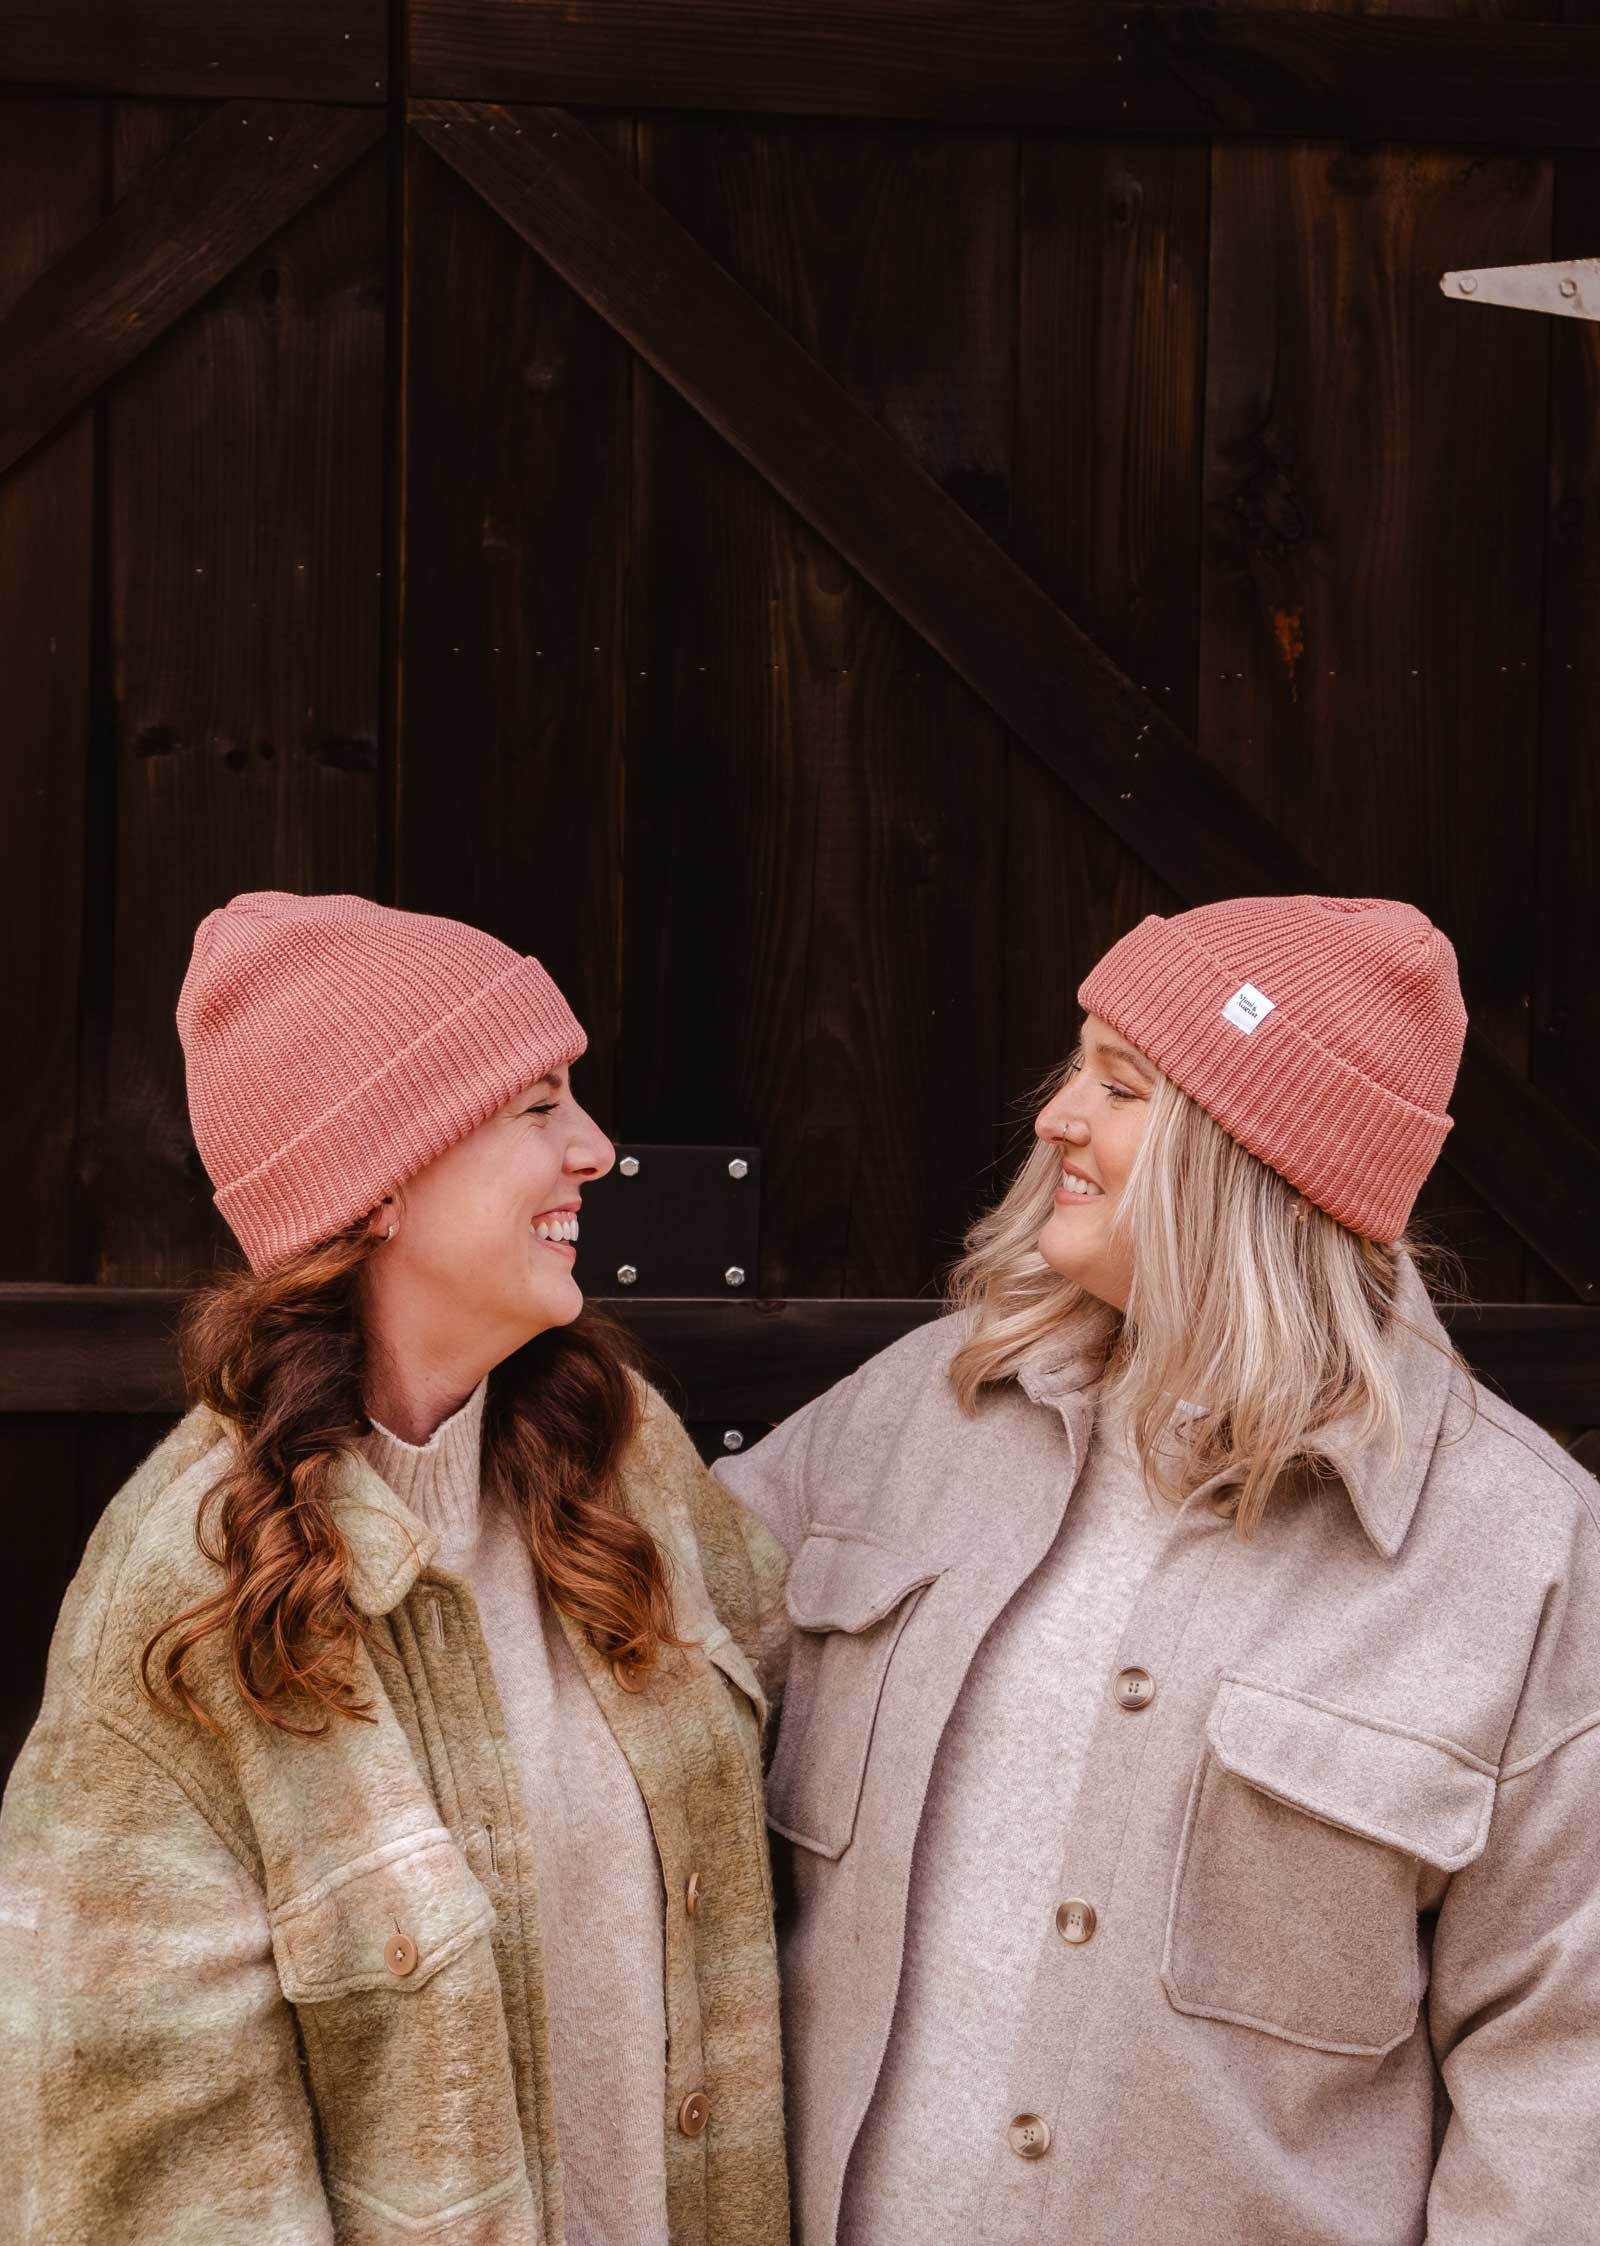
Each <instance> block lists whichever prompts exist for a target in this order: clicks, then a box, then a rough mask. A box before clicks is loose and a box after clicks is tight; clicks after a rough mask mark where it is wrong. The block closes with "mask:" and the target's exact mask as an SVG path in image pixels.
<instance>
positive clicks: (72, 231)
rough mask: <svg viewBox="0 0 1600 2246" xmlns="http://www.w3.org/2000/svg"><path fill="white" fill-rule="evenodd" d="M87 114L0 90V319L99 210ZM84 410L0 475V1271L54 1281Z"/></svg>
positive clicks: (68, 1083)
mask: <svg viewBox="0 0 1600 2246" xmlns="http://www.w3.org/2000/svg"><path fill="white" fill-rule="evenodd" d="M102 119H103V111H102V107H101V104H100V103H98V102H94V101H66V100H62V101H52V100H26V99H14V100H10V101H5V102H0V209H3V210H4V211H5V212H6V213H7V214H8V216H7V222H6V225H5V227H4V228H3V229H0V315H3V314H4V313H5V312H6V311H7V310H9V308H10V307H11V305H12V304H14V303H15V302H16V300H17V299H18V298H19V297H20V296H21V295H22V293H23V291H24V290H25V289H26V288H27V287H28V286H29V284H30V283H31V282H32V281H34V280H35V279H36V278H37V276H38V275H39V274H40V273H41V272H43V271H44V270H45V269H46V268H47V267H48V266H50V265H51V264H52V263H54V261H55V260H56V259H57V258H58V257H60V256H61V255H62V253H63V252H64V251H65V250H67V249H69V248H70V247H71V246H72V244H73V243H74V242H76V241H78V240H79V239H80V238H81V237H82V236H83V235H85V234H86V233H88V232H89V231H90V230H91V228H92V227H93V225H94V223H95V221H96V219H97V218H98V216H99V214H100V205H101V193H102V182H103V174H104V161H103V156H102V134H103V123H102ZM93 596H94V413H93V409H92V408H85V409H84V410H83V411H82V412H80V413H78V414H76V415H75V416H74V417H73V419H72V420H71V421H70V422H69V423H68V424H67V425H66V426H65V427H63V428H62V429H61V430H60V431H58V433H57V434H56V436H55V437H54V438H53V439H51V440H50V441H48V442H47V443H45V444H44V445H42V446H41V447H40V448H39V449H38V450H37V451H36V452H35V453H34V454H33V455H32V456H31V457H30V458H29V459H27V460H24V461H22V462H21V463H20V464H19V465H18V467H16V468H15V469H14V470H13V471H12V473H11V474H10V475H9V476H7V477H5V478H4V479H3V480H0V674H3V676H4V679H5V705H4V715H3V717H0V833H4V834H5V835H6V836H7V837H9V838H11V847H10V849H9V852H8V856H7V864H6V879H5V882H4V884H3V885H0V946H3V949H4V954H5V961H6V972H5V975H4V977H3V978H0V1043H3V1047H4V1050H5V1053H6V1056H7V1069H6V1075H7V1082H8V1087H9V1088H8V1094H7V1098H6V1100H5V1103H4V1116H3V1120H0V1162H3V1165H4V1169H5V1175H6V1178H7V1180H8V1186H9V1190H8V1191H7V1193H6V1195H5V1198H4V1202H3V1204H0V1209H3V1214H0V1270H3V1271H4V1273H5V1275H6V1276H7V1277H8V1278H13V1279H70V1278H76V1277H78V1276H79V1275H80V1274H79V1273H78V1270H77V1268H76V1265H75V1262H74V1258H73V1247H72V1241H73V1223H72V1207H73V1193H74V1188H75V1182H76V1180H75V1174H74V1172H75V1158H76V1151H77V1149H76V1132H77V1100H78V1015H79V1005H80V998H81V981H80V975H81V964H82V924H83V910H84V888H83V885H84V874H85V868H84V850H85V834H86V824H87V771H88V758H89V728H90V693H91V676H92V669H93V653H94V651H93Z"/></svg>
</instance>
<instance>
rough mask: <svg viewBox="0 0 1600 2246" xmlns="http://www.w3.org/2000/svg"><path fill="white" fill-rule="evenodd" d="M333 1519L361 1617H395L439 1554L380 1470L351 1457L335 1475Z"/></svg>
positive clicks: (352, 1453) (350, 1453)
mask: <svg viewBox="0 0 1600 2246" xmlns="http://www.w3.org/2000/svg"><path fill="white" fill-rule="evenodd" d="M332 1502H333V1516H334V1519H335V1520H336V1521H337V1523H338V1525H339V1530H340V1533H341V1535H342V1536H343V1537H344V1540H345V1545H346V1547H347V1549H348V1551H349V1554H350V1598H351V1603H352V1604H353V1605H354V1607H355V1608H356V1610H357V1612H358V1613H360V1614H365V1615H368V1616H371V1617H376V1616H378V1615H381V1614H390V1613H392V1612H393V1610H394V1609H395V1608H396V1607H397V1606H398V1605H399V1604H400V1601H401V1600H402V1599H403V1598H404V1597H405V1595H406V1593H407V1592H408V1591H409V1590H410V1588H411V1586H412V1584H413V1583H415V1582H416V1580H417V1577H418V1576H419V1575H420V1574H421V1573H422V1571H423V1569H424V1568H425V1567H427V1566H428V1565H429V1563H430V1562H431V1561H432V1559H433V1556H434V1554H435V1553H436V1552H437V1551H438V1549H439V1539H438V1538H437V1537H436V1536H435V1535H434V1533H433V1531H432V1530H431V1529H429V1528H425V1527H424V1526H423V1524H422V1522H421V1521H419V1520H418V1518H417V1516H416V1514H415V1513H413V1512H411V1511H410V1510H409V1508H408V1507H406V1506H404V1505H402V1504H401V1502H400V1500H399V1498H397V1497H396V1496H395V1494H394V1491H393V1490H392V1489H391V1488H390V1487H389V1485H388V1483H387V1482H386V1481H385V1480H384V1478H383V1476H382V1475H381V1474H380V1473H379V1472H378V1471H377V1469H376V1467H373V1466H369V1465H368V1464H367V1461H366V1460H365V1459H364V1458H363V1457H362V1456H361V1454H360V1452H359V1451H346V1452H345V1453H344V1454H343V1456H342V1457H341V1459H340V1461H339V1465H338V1467H337V1469H336V1473H335V1482H334V1494H333V1501H332Z"/></svg>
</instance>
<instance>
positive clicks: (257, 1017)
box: [0, 892, 788, 2246]
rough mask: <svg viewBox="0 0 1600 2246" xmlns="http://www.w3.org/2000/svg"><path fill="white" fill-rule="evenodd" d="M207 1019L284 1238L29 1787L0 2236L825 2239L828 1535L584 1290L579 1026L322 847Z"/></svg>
mask: <svg viewBox="0 0 1600 2246" xmlns="http://www.w3.org/2000/svg"><path fill="white" fill-rule="evenodd" d="M178 1024H179V1029H180V1032H181V1034H182V1038H183V1043H184V1048H185V1053H186V1058H187V1065H188V1084H189V1102H190V1111H191V1116H192V1119H193V1124H194V1130H195V1136H196V1139H197V1141H198V1144H199V1147H200V1151H201V1153H202V1155H203V1156H204V1158H205V1161H206V1165H207V1168H208V1170H209V1172H210V1174H211V1177H212V1181H213V1183H214V1184H215V1185H216V1187H217V1194H216V1200H217V1204H218V1206H219V1208H220V1209H221V1211H222V1213H223V1215H224V1216H225V1217H226V1218H227V1220H228V1222H229V1224H230V1225H231V1226H232V1227H233V1230H234V1232H235V1233H236V1234H237V1235H238V1238H239V1241H240V1243H241V1245H242V1246H243V1248H244V1251H245V1256H246V1258H247V1262H246V1264H245V1265H244V1266H242V1267H240V1268H237V1269H230V1270H228V1271H227V1272H225V1273H224V1274H222V1275H221V1276H219V1277H218V1278H217V1279H216V1280H215V1281H214V1282H212V1283H211V1284H209V1285H207V1286H204V1287H202V1288H201V1289H200V1291H199V1293H198V1294H197V1296H196V1297H195V1298H194V1300H193V1301H192V1303H191V1304H190V1306H189V1310H188V1315H187V1318H186V1321H185V1332H184V1342H185V1352H184V1353H185V1360H186V1370H187V1373H188V1379H189V1386H190V1391H191V1393H192V1395H193V1396H194V1398H195V1403H194V1408H193V1409H192V1410H191V1411H190V1413H189V1415H188V1416H187V1418H186V1419H185V1420H184V1421H183V1423H182V1424H181V1426H179V1427H178V1428H177V1430H176V1431H175V1432H174V1433H173V1434H172V1435H171V1436H169V1438H168V1439H167V1440H166V1441H165V1442H164V1443H162V1444H161V1445H160V1447H159V1448H158V1449H157V1450H156V1451H155V1452H154V1453H153V1455H152V1456H151V1457H150V1458H149V1459H147V1460H146V1462H145V1463H144V1465H143V1466H142V1467H141V1468H140V1469H139V1471H138V1472H137V1473H136V1474H135V1475H134V1477H133V1479H132V1480H131V1482H130V1483H129V1484H128V1486H127V1487H126V1488H125V1489H124V1490H123V1491H122V1492H121V1493H120V1495H119V1496H118V1497H116V1498H115V1499H114V1500H113V1502H112V1504H111V1506H110V1507H109V1509H108V1511H107V1512H106V1514H105V1516H104V1518H103V1519H102V1521H101V1522H100V1525H99V1527H98V1528H97V1530H96V1531H95V1534H94V1537H93V1539H92V1541H91V1543H90V1546H89V1550H88V1553H87V1556H86V1558H85V1560H84V1563H83V1566H82V1569H81V1570H80V1572H79V1574H78V1576H77V1579H76V1580H75V1582H74V1583H73V1585H72V1588H71V1590H70V1591H69V1593H68V1595H67V1599H66V1603H65V1606H64V1608H63V1611H62V1616H61V1621H60V1623H59V1626H58V1628H57V1631H56V1637H55V1642H54V1645H53V1648H52V1651H51V1657H50V1670H49V1679H48V1683H47V1687H46V1693H45V1701H44V1707H43V1711H42V1713H41V1715H40V1718H39V1722H38V1724H37V1726H36V1727H35V1729H34V1731H33V1733H32V1734H31V1736H30V1738H29V1740H28V1743H27V1745H26V1747H25V1748H24V1750H23V1753H22V1757H21V1760H20V1761H19V1763H18V1766H17V1769H16V1771H15V1773H14V1775H13V1778H12V1782H11V1785H10V1788H9V1790H8V1792H7V1795H6V1800H5V1806H4V1812H3V1815H0V2139H3V2143H4V2151H3V2153H0V2163H3V2168H0V2174H3V2182H0V2236H3V2237H4V2238H5V2240H6V2241H7V2242H8V2246H123V2242H125V2246H134V2242H135V2241H137V2242H138V2246H186V2242H193V2246H326V2242H329V2241H335V2240H337V2241H344V2242H348V2246H378V2242H380V2241H391V2240H394V2241H398V2240H401V2239H409V2240H418V2239H440V2240H443V2239H448V2240H449V2241H450V2242H451V2246H559V2242H561V2241H562V2240H565V2246H623V2242H626V2246H691V2242H692V2246H782V2242H783V2241H785V2240H786V2239H787V2237H788V2193H787V2182H786V2171H785V2164H784V2149H783V2121H782V2108H781V2089H780V2080H779V2051H778V2025H777V1966H776V1958H775V1955H774V1950H773V1943H772V1932H771V1884H770V1873H769V1869H768V1864H767V1858H766V1852H765V1837H764V1833H763V1830H762V1823H761V1816H760V1783H761V1749H760V1734H761V1728H762V1723H763V1720H764V1717H765V1713H766V1704H767V1694H768V1693H769V1692H770V1691H774V1690H775V1689H776V1687H777V1684H778V1681H779V1675H778V1672H779V1670H780V1668H781V1655H782V1648H783V1644H784V1640H785V1635H786V1633H785V1629H784V1626H783V1623H782V1617H781V1608H780V1607H779V1606H778V1602H777V1594H778V1588H779V1584H780V1582H781V1575H782V1566H783V1562H782V1555H781V1554H780V1553H779V1551H778V1550H777V1547H776V1546H775V1545H774V1544H773V1542H772V1539H771V1538H770V1537H769V1536H768V1535H767V1534H766V1532H765V1531H764V1530H763V1529H762V1528H761V1527H760V1524H759V1523H758V1522H756V1521H754V1520H753V1519H751V1518H750V1517H749V1516H748V1515H747V1514H745V1512H744V1511H743V1509H742V1507H740V1506H739V1505H738V1504H737V1503H736V1502H735V1501H734V1500H733V1499H731V1498H730V1497H728V1496H727V1494H726V1493H725V1492H723V1491H722V1490H720V1489H719V1488H718V1487H717V1485H716V1484H715V1483H714V1482H713V1481H712V1480H711V1478H710V1476H709V1475H708V1474H707V1473H706V1472H705V1471H704V1469H703V1468H702V1466H701V1463H700V1460H699V1458H698V1456H697V1455H696V1453H695V1451H694V1449H693V1447H692V1445H691V1444H690V1442H689V1439H688V1437H687V1435H686V1434H685V1432H684V1430H683V1429H682V1427H681V1426H680V1425H679V1424H678V1422H677V1420H676V1419H675V1418H674V1416H673V1414H672V1412H671V1411H670V1410H669V1408H668V1407H667V1405H666V1404H665V1403H664V1402H663V1401H662V1399H661V1398H660V1397H659V1396H658V1395H657V1394H656V1393H655V1391H654V1390H653V1389H651V1388H650V1387H649V1385H648V1384H647V1383H646V1382H645V1381H644V1380H643V1379H642V1378H641V1377H640V1376H639V1374H638V1372H637V1371H636V1370H635V1369H634V1366H633V1363H632V1360H631V1357H630V1354H629V1351H628V1349H627V1346H626V1343H625V1340H624V1337H623V1335H622V1333H621V1332H620V1330H618V1329H617V1328H615V1327H613V1326H611V1325H609V1324H607V1323H606V1322H605V1321H604V1320H602V1319H601V1318H599V1317H597V1316H596V1314H595V1313H594V1312H592V1311H590V1310H587V1309H586V1308H585V1306H584V1301H583V1296H582V1294H581V1292H580V1291H579V1289H578V1286H577V1284H576V1281H575V1279H574V1275H573V1263H574V1259H575V1253H576V1249H575V1242H576V1240H577V1237H578V1231H579V1221H580V1208H581V1201H582V1194H583V1191H584V1188H585V1187H586V1186H588V1185H589V1184H591V1183H592V1182H593V1181H594V1180H595V1179H596V1178H598V1177H600V1176H602V1175H603V1174H604V1173H605V1172H606V1171H607V1170H608V1169H609V1168H610V1167H611V1163H612V1159H613V1153H612V1148H611V1146H610V1144H609V1142H608V1141H607V1139H606V1137H605V1135H604V1134H603V1132H601V1131H600V1130H599V1129H598V1128H597V1126H596V1125H595V1124H594V1123H593V1122H592V1121H591V1119H590V1118H589V1116H588V1115H587V1114H586V1113H585V1112H584V1110H583V1108H582V1107H581V1106H580V1105H579V1103H578V1100H577V1099H576V1097H575V1095H574V1093H573V1090H572V1086H571V1081H570V1074H569V1072H570V1069H571V1065H572V1063H573V1062H575V1061H576V1060H577V1059H578V1057H579V1055H580V1054H581V1053H582V1052H583V1050H584V1044H585V1039H584V1033H583V1031H582V1029H581V1028H580V1027H579V1025H578V1023H577V1022H576V1020H575V1019H574V1018H573V1016H572V1014H571V1012H570V1010H569V1009H568V1007H567V1004H566V1001H565V1000H564V999H563V998H562V996H561V993H560V991H559V990H557V988H556V986H555V984H554V983H553V982H552V981H551V979H550V977H549V976H548V975H547V974H546V973H545V971H544V969H543V968H542V967H541V966H540V965H539V963H538V961H537V960H535V959H529V958H524V957H520V956H519V955H518V954H517V953H516V952H514V951H512V950H510V949H508V948H507V947H506V946H505V945H504V944H502V943H499V942H497V941H496V940H495V939H494V938H493V937H492V936H487V935H484V934H482V933H481V932H480V931H478V930H477V929H473V928H468V927H465V926H463V925H462V924H460V923H459V922H456V921H452V920H445V919H439V918H436V917H433V916H430V915H425V914H419V913H407V912H397V911H392V910H390V909H388V908H386V907H384V906H381V905H375V904H371V903H368V902H367V901H366V900H364V899H362V898H359V897H347V896H332V897H299V896H291V895H286V894H282V893H278V892H265V893H256V894H251V895H246V896H240V897H235V898H234V899H233V901H232V903H231V904H229V905H227V906H225V907H224V908H222V909H221V910H220V911H217V912H214V913H212V914H211V915H210V916H209V917H208V918H207V919H206V920H205V921H204V922H203V923H202V925H201V927H200V930H199V932H198V935H197V937H196V940H195V947H194V955H193V958H192V961H191V963H190V967H189V971H188V975H187V977H186V979H185V982H184V986H183V992H182V996H181V999H180V1001H179V1008H178Z"/></svg>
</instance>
